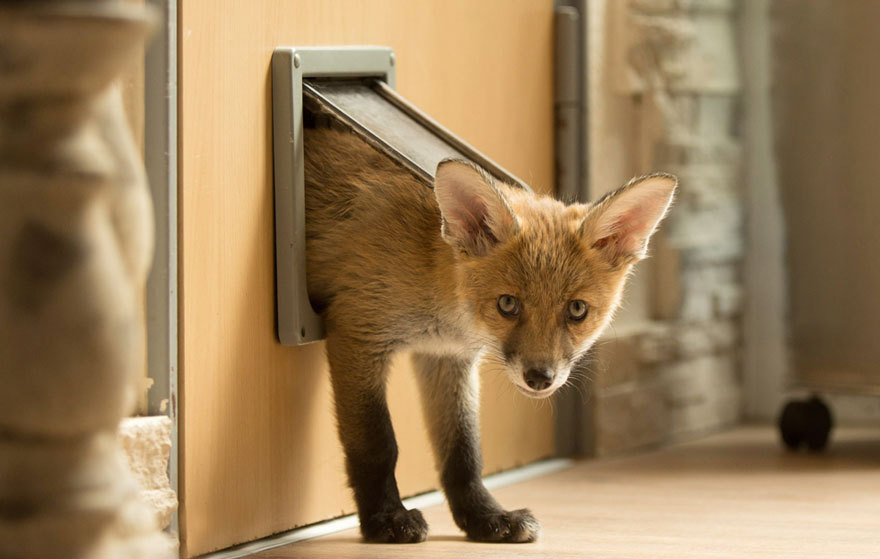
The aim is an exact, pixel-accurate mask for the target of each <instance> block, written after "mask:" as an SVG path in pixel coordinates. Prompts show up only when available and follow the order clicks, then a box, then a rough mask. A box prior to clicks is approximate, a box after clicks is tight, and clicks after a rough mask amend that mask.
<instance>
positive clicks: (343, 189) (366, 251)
mask: <svg viewBox="0 0 880 559" xmlns="http://www.w3.org/2000/svg"><path fill="white" fill-rule="evenodd" d="M305 132H306V133H305V141H306V149H305V177H306V216H307V217H306V239H307V247H306V252H307V258H308V262H307V266H308V286H309V295H310V297H311V298H312V300H313V304H314V305H315V306H316V307H317V308H319V309H323V308H325V307H326V306H327V305H328V304H329V303H330V301H331V300H332V299H333V298H334V297H336V296H338V295H339V294H340V293H343V292H350V291H354V290H356V291H358V292H359V293H361V294H362V296H363V297H364V298H370V300H371V301H373V302H375V304H377V305H384V306H385V307H387V306H388V305H393V304H401V303H403V304H405V300H406V299H408V298H410V297H418V295H417V294H416V293H415V292H417V291H418V290H419V289H423V288H424V285H423V284H424V282H425V281H426V280H427V277H426V276H430V275H431V274H432V273H433V270H434V269H435V267H436V266H435V262H434V258H435V255H436V252H437V250H443V246H445V245H443V243H442V241H441V239H440V236H439V234H440V222H441V221H440V211H439V208H438V206H437V202H436V200H435V198H434V195H433V193H432V191H431V189H430V188H428V187H427V186H426V185H425V184H424V183H422V182H420V181H419V180H418V179H416V178H415V177H414V176H413V175H412V174H411V173H410V172H409V171H407V170H406V169H405V168H403V167H402V166H400V165H399V164H398V163H396V162H394V161H393V160H391V159H389V158H388V157H387V156H385V155H384V154H382V153H380V152H377V151H376V150H375V149H373V148H372V147H370V146H369V145H367V144H366V143H365V142H363V141H362V140H361V139H360V138H358V137H356V136H354V135H353V134H351V133H348V132H342V131H338V130H332V129H323V128H320V129H307V130H306V131H305ZM386 298H387V299H386Z"/></svg>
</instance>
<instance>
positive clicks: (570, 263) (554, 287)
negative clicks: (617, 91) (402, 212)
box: [434, 160, 676, 398]
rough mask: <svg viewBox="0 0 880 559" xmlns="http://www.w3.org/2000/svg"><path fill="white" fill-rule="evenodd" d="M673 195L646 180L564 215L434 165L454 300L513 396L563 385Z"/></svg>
mask: <svg viewBox="0 0 880 559" xmlns="http://www.w3.org/2000/svg"><path fill="white" fill-rule="evenodd" d="M675 187H676V179H675V177H673V176H671V175H665V174H657V175H649V176H645V177H641V178H638V179H633V180H631V181H630V182H629V183H627V184H626V185H624V186H623V187H621V188H619V189H618V190H616V191H614V192H612V193H610V194H608V195H607V196H605V197H604V198H602V199H601V200H599V201H598V202H596V203H595V204H592V205H587V204H572V205H568V206H567V205H565V204H563V203H561V202H558V201H556V200H553V199H552V198H548V197H539V196H536V195H534V194H531V193H529V192H527V191H525V190H523V189H519V188H512V187H510V186H508V185H505V184H501V183H498V182H497V181H495V180H494V179H492V178H491V177H490V176H489V175H488V174H486V173H485V172H483V171H482V170H480V169H479V168H477V167H475V166H473V165H471V164H470V163H467V162H464V161H459V160H445V161H443V162H441V163H440V165H439V167H438V168H437V173H436V178H435V181H434V192H435V195H436V197H437V201H438V203H439V206H440V213H441V215H442V217H443V225H442V235H443V239H444V240H445V241H446V242H447V243H448V244H450V245H451V246H452V247H453V248H454V249H455V250H456V253H457V258H456V262H457V266H456V267H457V269H456V273H457V274H458V278H457V279H458V296H459V299H460V300H461V301H462V302H463V303H464V304H465V305H467V306H468V307H469V308H470V310H471V312H472V314H473V316H474V318H475V321H476V323H477V324H476V327H477V330H478V331H479V334H480V336H481V337H482V338H483V339H482V341H483V342H484V343H485V346H486V350H487V355H488V357H489V358H490V359H495V360H498V361H500V362H501V363H502V364H503V365H504V367H505V369H506V371H507V374H508V376H509V377H510V380H511V381H512V382H513V383H514V385H516V387H517V388H519V389H520V391H522V392H523V393H525V394H526V395H528V396H531V397H534V398H543V397H546V396H549V395H550V394H552V393H553V392H554V391H555V390H556V389H557V388H559V387H560V386H562V385H563V384H565V381H566V380H567V379H568V376H569V373H570V372H571V369H572V366H573V365H574V364H575V363H576V362H577V361H578V359H579V358H581V357H582V356H583V355H584V353H586V351H587V350H588V349H589V348H590V346H592V345H593V343H594V342H595V341H596V338H598V337H599V334H600V333H601V332H602V330H603V329H604V328H605V326H607V325H608V323H609V322H610V321H611V317H612V315H613V314H614V311H615V309H616V308H617V306H618V304H619V303H620V298H621V294H622V293H623V286H624V283H625V281H626V278H627V275H628V273H629V271H630V269H631V268H632V266H633V264H635V263H636V262H637V261H639V260H640V259H642V258H644V256H645V253H646V250H647V245H648V239H649V238H650V237H651V235H652V234H653V232H654V230H655V229H656V227H657V224H658V223H659V222H660V220H661V219H663V216H664V215H665V214H666V210H667V209H668V208H669V205H670V203H671V201H672V196H673V193H674V191H675Z"/></svg>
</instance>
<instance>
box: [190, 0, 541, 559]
mask: <svg viewBox="0 0 880 559" xmlns="http://www.w3.org/2000/svg"><path fill="white" fill-rule="evenodd" d="M179 5H180V6H181V8H180V14H179V32H180V37H179V45H180V76H179V77H180V82H179V85H180V119H181V121H180V201H181V204H180V208H181V214H180V215H181V225H180V232H181V234H180V238H181V246H180V251H181V252H180V254H181V257H180V258H181V262H180V263H181V267H180V269H181V273H182V277H183V279H182V283H181V286H182V292H181V294H180V296H181V301H182V303H181V309H182V323H181V329H180V332H181V336H182V339H181V348H182V356H181V359H180V362H181V363H182V366H183V368H182V370H181V371H180V379H181V407H180V409H181V411H182V420H181V421H182V422H181V441H182V448H181V474H182V477H181V490H180V500H181V516H180V518H181V530H182V533H181V537H182V546H183V554H184V556H195V555H199V554H202V553H205V552H208V551H211V550H216V549H220V548H224V547H227V546H230V545H233V544H236V543H239V542H244V541H249V540H253V539H255V538H259V537H262V536H266V535H269V534H272V533H276V532H280V531H283V530H287V529H290V528H293V527H295V526H297V525H302V524H307V523H311V522H315V521H318V520H322V519H325V518H329V517H333V516H337V515H339V514H341V513H343V512H351V511H352V510H353V506H352V501H351V498H350V495H349V491H348V489H347V487H346V484H345V479H344V467H343V462H342V456H341V451H340V447H339V444H338V442H337V438H336V433H335V425H334V418H333V413H332V406H331V394H330V388H329V382H328V374H327V367H326V364H325V357H324V347H323V343H318V344H312V345H309V346H304V347H299V348H286V347H283V346H281V345H280V344H278V342H277V341H276V338H275V332H274V324H275V316H274V308H275V307H274V304H275V303H274V289H275V287H274V269H273V263H274V246H273V242H274V241H273V228H274V224H273V190H272V120H271V73H270V58H271V55H272V51H273V49H274V48H275V47H276V46H281V45H287V46H302V45H341V44H373V45H387V46H390V47H392V48H394V50H395V52H396V54H397V85H398V90H399V91H400V92H401V93H402V94H403V95H404V96H406V97H408V98H409V99H410V100H411V101H413V102H414V103H415V104H417V105H418V106H420V107H421V108H422V109H423V110H425V111H426V112H427V113H429V114H430V115H432V116H433V117H435V118H436V119H437V120H439V121H440V122H441V123H443V124H444V125H446V126H448V127H449V128H450V129H452V130H453V131H454V132H456V133H458V134H459V135H461V136H462V137H463V138H465V139H466V140H467V141H469V142H470V143H472V144H473V145H474V146H476V147H477V148H478V149H480V150H482V151H484V152H485V153H486V154H487V155H488V156H489V157H491V158H493V159H495V160H496V161H498V162H499V163H500V164H501V165H503V166H505V167H506V168H508V169H509V170H510V171H511V172H513V173H515V174H517V175H518V176H520V177H521V178H522V179H524V180H526V181H528V182H529V183H531V184H532V185H533V186H534V187H535V188H536V189H537V190H543V191H549V190H550V189H551V186H552V180H553V145H552V137H553V129H552V125H553V122H552V118H553V113H552V110H553V108H552V12H553V2H551V0H518V1H516V2H510V1H509V0H491V1H489V0H487V1H482V0H481V1H474V0H422V1H413V0H393V1H392V0H389V1H379V0H375V1H359V0H348V1H325V0H299V1H281V0H251V1H248V2H231V1H223V2H221V1H216V0H187V1H185V2H180V3H179ZM410 373H411V372H410V370H409V367H408V365H407V364H406V362H405V361H404V360H401V361H399V362H398V363H397V364H396V365H395V367H394V372H393V373H392V381H391V387H390V405H391V409H392V416H393V419H394V425H395V429H396V431H397V437H398V442H399V444H400V461H399V464H398V470H397V472H398V481H399V483H400V487H401V492H402V493H403V494H405V495H409V494H413V493H417V492H420V491H424V490H427V489H430V488H433V487H435V486H436V474H435V472H434V467H433V461H432V458H431V456H430V451H429V446H428V444H427V440H426V437H425V433H424V427H423V423H422V419H421V410H420V406H419V403H418V397H417V393H416V389H415V385H414V382H413V380H412V379H411V378H410V377H411V374H410ZM483 381H484V382H483V392H482V394H483V395H482V400H483V413H482V433H483V448H484V452H485V465H486V466H485V469H486V471H487V472H492V471H498V470H502V469H506V468H510V467H513V466H516V465H519V464H523V463H528V462H531V461H534V460H536V459H538V458H541V457H544V456H548V455H550V454H551V453H552V452H553V448H554V440H553V418H552V413H551V409H550V405H549V404H548V403H547V402H543V403H541V402H533V401H529V400H526V399H525V398H523V397H522V396H519V395H518V394H515V390H514V389H513V387H511V386H509V385H508V381H507V380H506V379H504V378H502V377H501V375H500V374H498V373H497V372H493V371H484V375H483Z"/></svg>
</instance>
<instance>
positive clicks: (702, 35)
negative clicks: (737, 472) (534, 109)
mask: <svg viewBox="0 0 880 559" xmlns="http://www.w3.org/2000/svg"><path fill="white" fill-rule="evenodd" d="M587 8H588V14H587V20H588V29H587V38H588V77H589V79H588V83H589V95H588V99H589V124H590V130H589V146H590V156H589V161H590V163H591V164H590V169H589V179H590V194H591V197H592V198H593V199H595V198H598V197H599V196H601V195H602V194H604V193H605V192H607V191H609V190H611V189H613V188H615V187H617V186H618V185H619V184H621V183H622V182H624V181H625V180H626V179H627V178H628V177H630V176H632V175H638V174H640V173H644V172H648V171H650V170H664V171H667V172H672V173H675V174H677V175H678V176H679V178H680V181H681V184H680V191H679V196H678V200H677V202H676V205H675V207H674V209H673V211H672V212H671V214H670V216H669V218H668V219H667V222H666V223H665V224H664V226H663V228H662V230H661V232H660V233H659V234H658V237H657V238H656V240H655V241H653V242H652V244H653V246H652V257H651V258H650V260H649V261H647V262H645V263H642V264H640V266H639V267H638V270H637V272H636V275H635V277H634V278H633V282H632V283H631V285H630V287H629V289H628V292H627V295H626V298H625V301H626V303H625V307H624V309H623V310H622V311H621V313H620V315H619V316H618V318H617V319H616V321H615V323H614V327H613V328H612V329H611V330H610V331H609V333H608V335H607V336H606V338H605V339H604V340H603V342H602V343H601V344H600V345H599V346H598V348H597V351H596V360H595V362H594V363H592V364H591V366H590V375H591V377H592V390H591V398H592V400H591V404H592V405H591V407H590V409H591V413H592V420H593V427H594V438H595V440H594V448H595V451H596V453H597V454H600V455H601V454H610V453H617V452H622V451H627V450H630V449H634V448H639V447H645V446H653V445H659V444H663V443H667V442H671V441H676V440H680V439H684V438H690V437H694V436H697V435H699V434H701V433H706V432H710V431H713V430H717V429H719V428H721V427H723V426H725V425H729V424H733V423H736V422H738V421H740V420H768V419H775V418H776V417H777V415H778V413H779V411H780V409H781V407H782V405H783V404H784V403H785V401H786V399H787V398H789V397H791V396H792V395H797V394H798V393H804V392H808V391H814V390H815V391H817V392H819V393H820V394H822V395H823V396H825V397H827V398H828V400H829V401H830V402H831V403H832V410H833V412H834V413H835V415H836V416H837V419H838V420H840V421H843V422H864V421H871V420H876V419H877V418H878V417H880V399H878V398H868V397H864V395H866V394H875V395H876V394H880V388H878V387H880V374H878V366H877V364H878V363H880V343H877V340H876V338H877V332H880V296H878V292H880V289H878V286H880V259H878V258H877V257H876V255H875V253H876V252H877V250H878V249H880V221H878V219H877V214H878V207H880V189H878V188H877V187H876V186H875V184H874V183H875V182H876V181H875V177H877V176H878V175H880V157H878V156H877V151H878V146H880V113H878V111H877V104H878V99H880V73H878V72H877V71H876V65H877V62H876V53H878V52H880V34H878V33H877V32H876V31H877V29H878V22H880V3H878V2H876V1H872V0H851V1H850V0H848V1H846V2H840V1H835V0H807V1H794V0H749V1H743V0H705V1H688V0H619V1H616V0H594V1H591V2H588V3H587ZM805 387H806V388H805ZM859 395H861V396H859Z"/></svg>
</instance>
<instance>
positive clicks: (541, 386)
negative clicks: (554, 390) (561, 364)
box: [523, 369, 553, 392]
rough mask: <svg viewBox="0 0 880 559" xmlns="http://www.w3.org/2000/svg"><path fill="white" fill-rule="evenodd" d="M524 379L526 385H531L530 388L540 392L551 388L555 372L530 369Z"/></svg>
mask: <svg viewBox="0 0 880 559" xmlns="http://www.w3.org/2000/svg"><path fill="white" fill-rule="evenodd" d="M523 378H525V379H526V384H528V385H529V388H531V389H532V390H537V391H539V392H540V391H541V390H546V389H548V388H550V385H551V384H553V371H551V370H549V369H529V370H528V371H526V372H525V374H524V375H523Z"/></svg>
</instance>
